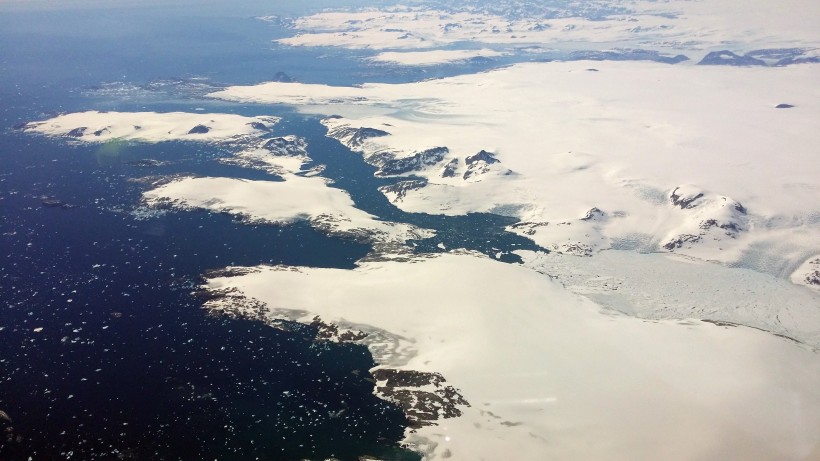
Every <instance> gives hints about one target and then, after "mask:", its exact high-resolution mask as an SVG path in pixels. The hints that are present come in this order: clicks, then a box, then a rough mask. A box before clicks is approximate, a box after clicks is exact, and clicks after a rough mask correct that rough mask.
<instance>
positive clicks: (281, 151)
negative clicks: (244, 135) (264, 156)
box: [262, 136, 307, 157]
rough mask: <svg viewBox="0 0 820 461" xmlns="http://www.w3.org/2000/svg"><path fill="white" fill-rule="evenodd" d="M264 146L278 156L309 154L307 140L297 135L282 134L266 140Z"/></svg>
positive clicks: (302, 155)
mask: <svg viewBox="0 0 820 461" xmlns="http://www.w3.org/2000/svg"><path fill="white" fill-rule="evenodd" d="M262 147H263V148H265V149H267V150H268V151H269V152H270V153H271V154H273V155H275V156H278V157H305V156H307V142H306V141H305V140H304V139H302V138H299V137H296V136H282V137H277V138H270V139H268V140H266V141H265V142H264V143H263V144H262Z"/></svg>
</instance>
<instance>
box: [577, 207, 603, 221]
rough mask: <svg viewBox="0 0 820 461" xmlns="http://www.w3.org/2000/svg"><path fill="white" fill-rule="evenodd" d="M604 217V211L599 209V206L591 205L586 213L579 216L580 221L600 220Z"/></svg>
mask: <svg viewBox="0 0 820 461" xmlns="http://www.w3.org/2000/svg"><path fill="white" fill-rule="evenodd" d="M605 217H606V213H604V212H603V211H601V209H600V208H597V207H592V208H591V209H590V210H589V211H587V213H586V214H585V215H584V217H583V218H581V221H600V220H602V219H604V218H605Z"/></svg>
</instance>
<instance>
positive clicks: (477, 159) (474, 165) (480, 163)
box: [463, 150, 512, 180]
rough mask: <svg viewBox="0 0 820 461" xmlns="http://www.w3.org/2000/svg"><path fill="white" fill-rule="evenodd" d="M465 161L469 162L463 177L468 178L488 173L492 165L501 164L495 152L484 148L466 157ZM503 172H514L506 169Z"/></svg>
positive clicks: (507, 173) (506, 173)
mask: <svg viewBox="0 0 820 461" xmlns="http://www.w3.org/2000/svg"><path fill="white" fill-rule="evenodd" d="M464 163H466V164H467V171H465V172H464V176H463V179H465V180H467V179H469V178H475V177H476V176H479V175H483V174H485V173H488V172H489V171H490V165H494V164H496V163H498V164H500V163H501V162H500V161H499V160H498V159H497V158H495V156H494V155H493V154H491V153H489V152H487V151H486V150H482V151H480V152H479V153H477V154H475V155H471V156H469V157H467V158H465V159H464ZM503 174H505V175H509V174H512V170H506V171H504V172H503Z"/></svg>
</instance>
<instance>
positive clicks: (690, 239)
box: [663, 234, 700, 251]
mask: <svg viewBox="0 0 820 461" xmlns="http://www.w3.org/2000/svg"><path fill="white" fill-rule="evenodd" d="M698 241H700V235H693V234H681V235H679V236H678V237H677V238H674V239H672V240H670V241H668V242H666V244H665V245H664V246H663V247H664V248H666V249H667V250H670V251H671V250H674V249H675V248H680V247H682V246H683V245H684V244H686V243H694V242H698Z"/></svg>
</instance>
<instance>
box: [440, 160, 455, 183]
mask: <svg viewBox="0 0 820 461" xmlns="http://www.w3.org/2000/svg"><path fill="white" fill-rule="evenodd" d="M458 165H459V162H458V159H457V158H454V159H452V160H450V161H449V162H447V164H446V165H444V169H443V170H442V171H441V177H442V178H453V177H455V175H456V170H458Z"/></svg>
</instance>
